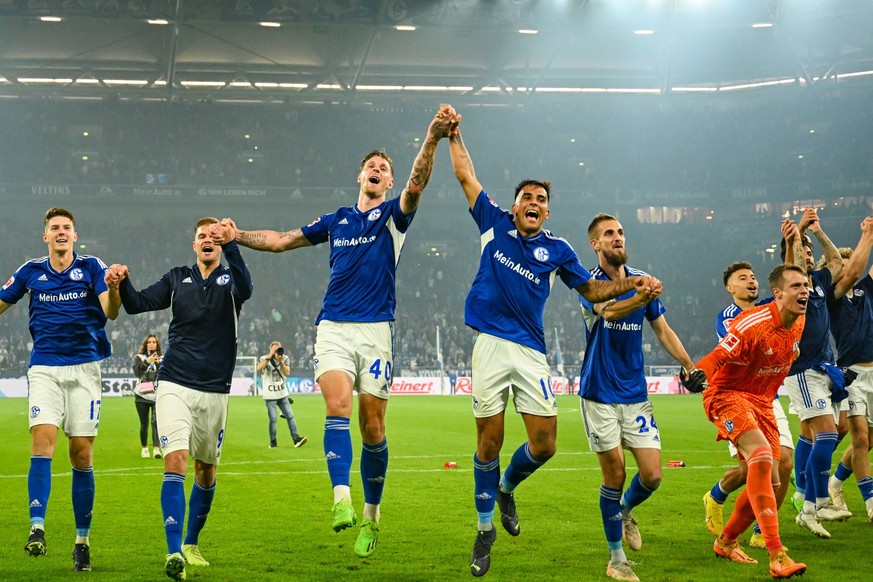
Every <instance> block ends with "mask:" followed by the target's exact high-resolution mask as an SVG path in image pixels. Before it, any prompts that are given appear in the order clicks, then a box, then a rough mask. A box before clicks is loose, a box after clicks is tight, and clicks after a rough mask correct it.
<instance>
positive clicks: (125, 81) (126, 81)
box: [103, 79, 149, 86]
mask: <svg viewBox="0 0 873 582" xmlns="http://www.w3.org/2000/svg"><path fill="white" fill-rule="evenodd" d="M103 83H104V84H106V85H126V86H134V85H136V86H142V85H148V83H149V82H148V81H147V80H145V79H103Z"/></svg>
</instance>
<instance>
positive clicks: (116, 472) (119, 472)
mask: <svg viewBox="0 0 873 582" xmlns="http://www.w3.org/2000/svg"><path fill="white" fill-rule="evenodd" d="M414 458H440V459H442V458H445V457H444V456H428V457H414ZM312 460H315V461H318V462H322V459H312ZM304 461H305V460H304V459H297V460H292V461H283V462H304ZM276 462H277V461H261V462H257V461H241V462H238V463H227V464H226V465H219V468H221V467H230V466H237V465H256V464H260V465H267V464H273V463H276ZM733 466H734V465H694V466H690V467H689V466H686V467H677V469H679V468H681V469H692V470H710V469H728V468H730V467H733ZM599 470H600V467H548V468H547V469H546V471H563V472H571V471H572V472H587V471H599ZM149 471H155V473H154V474H155V475H159V474H160V472H163V469H161V468H158V467H128V468H117V469H106V470H105V471H101V470H100V469H98V470H97V471H96V474H97V476H98V478H99V477H100V476H101V475H103V476H107V477H108V476H110V475H111V476H113V477H134V476H137V477H139V476H142V475H143V473H147V472H149ZM452 471H457V472H459V473H469V472H471V471H472V469H464V468H456V469H445V468H434V469H395V468H392V469H390V472H391V473H446V472H452ZM324 472H325V470H324V469H318V470H314V471H313V470H304V471H221V470H220V471H219V473H220V474H221V475H227V476H230V475H233V476H245V475H321V474H323V473H324ZM52 476H53V477H69V476H71V473H52ZM26 478H27V475H26V474H25V475H0V479H26Z"/></svg>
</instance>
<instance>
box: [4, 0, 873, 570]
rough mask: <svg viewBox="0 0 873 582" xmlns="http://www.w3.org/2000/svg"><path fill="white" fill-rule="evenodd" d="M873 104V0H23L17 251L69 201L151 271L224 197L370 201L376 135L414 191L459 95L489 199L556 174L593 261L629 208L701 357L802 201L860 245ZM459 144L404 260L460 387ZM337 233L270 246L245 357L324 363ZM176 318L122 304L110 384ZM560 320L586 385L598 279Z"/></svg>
mask: <svg viewBox="0 0 873 582" xmlns="http://www.w3.org/2000/svg"><path fill="white" fill-rule="evenodd" d="M871 98H873V4H871V3H870V2H869V1H868V0H842V1H839V0H818V1H814V2H813V1H811V0H760V1H751V2H742V3H738V2H733V1H730V0H562V1H554V2H542V1H537V0H493V1H486V0H452V1H446V2H429V1H426V0H405V1H403V0H380V1H379V2H353V1H345V2H344V1H330V0H318V1H315V2H307V1H304V0H287V1H272V0H251V1H249V2H239V1H237V0H221V1H219V2H215V1H208V0H154V1H145V0H143V1H132V2H122V3H117V2H102V1H99V0H78V1H77V2H60V1H58V2H51V1H47V2H25V1H23V0H9V1H7V2H2V1H0V136H2V137H0V201H2V202H3V203H5V207H6V209H7V213H6V220H4V221H2V222H0V237H2V240H3V241H4V242H5V244H4V245H2V247H0V267H2V269H3V270H4V271H5V272H6V275H5V276H7V277H8V275H10V274H12V272H13V271H14V270H15V269H16V268H17V267H18V266H19V265H21V264H22V263H23V262H24V261H25V260H28V259H29V258H31V257H34V256H39V253H41V252H42V248H41V245H42V244H43V243H42V242H41V240H38V239H37V237H36V236H35V234H34V233H36V232H37V231H38V230H40V229H41V228H42V216H43V215H44V213H45V211H46V209H47V208H49V207H56V206H57V207H65V208H69V209H70V210H72V211H73V212H74V213H75V215H76V225H77V227H78V229H79V230H80V231H81V233H82V236H81V238H80V239H79V240H78V242H77V245H78V247H77V249H76V250H77V252H79V253H81V254H94V255H96V256H99V257H101V258H102V259H103V260H105V261H106V262H108V263H110V262H123V263H125V264H127V265H129V266H130V269H131V277H132V278H134V280H138V281H139V283H144V282H145V281H147V280H151V278H152V277H153V276H155V275H158V274H159V273H161V272H164V271H166V270H167V269H168V268H169V267H170V266H171V265H176V264H185V263H186V262H188V263H190V262H191V261H190V259H191V257H190V252H186V251H187V248H188V247H187V246H186V245H187V244H188V243H189V242H190V241H189V238H190V232H189V231H190V225H191V224H193V223H194V221H196V220H197V219H198V218H200V217H201V216H216V217H218V218H222V217H225V216H232V217H234V219H235V220H236V222H237V223H238V224H240V225H245V226H249V225H256V226H262V227H265V228H272V229H277V230H284V229H288V228H298V227H300V226H302V225H305V224H308V223H309V222H311V221H312V220H314V219H315V218H316V217H318V216H319V215H321V214H324V213H326V212H332V211H333V210H334V209H336V208H337V207H339V206H350V205H353V204H354V203H355V200H356V195H357V192H356V191H355V190H356V185H355V183H354V179H355V170H356V168H357V167H358V162H359V160H360V157H361V155H362V154H363V153H364V152H366V151H369V150H372V149H374V148H382V149H385V150H386V151H387V152H388V153H389V154H390V155H391V156H392V157H393V161H394V168H395V171H396V174H397V175H396V178H397V180H396V182H395V187H394V189H393V191H392V192H389V195H388V197H389V198H392V197H394V196H397V195H398V194H399V192H400V190H401V189H402V187H403V186H402V183H403V180H404V179H405V177H406V174H405V172H406V171H407V168H409V167H410V166H411V165H412V162H413V159H414V157H415V155H416V152H417V151H418V150H419V148H420V146H421V140H422V139H423V138H424V128H425V127H426V125H425V123H426V120H428V119H430V118H432V117H433V115H434V114H435V112H436V111H437V110H438V108H439V106H440V104H441V103H451V104H452V105H453V106H454V107H455V108H456V109H457V111H458V113H460V114H461V115H462V116H464V120H463V126H464V134H465V139H466V140H467V143H468V145H469V146H470V149H471V150H475V152H476V173H477V175H478V176H479V178H480V179H481V181H482V183H483V184H488V187H489V191H488V193H489V195H491V196H492V197H493V198H494V199H495V200H496V201H497V202H498V203H499V204H500V205H501V206H502V207H505V208H508V207H509V206H510V204H511V198H512V195H513V187H514V185H515V184H516V182H517V181H518V180H520V179H521V178H524V177H531V178H535V179H546V180H549V181H550V182H551V184H552V194H551V201H550V207H551V208H552V210H553V212H554V217H553V218H551V219H550V220H549V221H548V222H546V223H545V226H544V227H545V228H546V229H550V230H554V231H555V232H557V233H560V235H561V236H564V237H565V238H566V239H567V240H568V242H569V243H570V244H571V245H572V246H573V247H574V249H575V250H576V252H577V253H578V254H579V256H580V259H581V262H582V264H583V266H586V267H593V266H594V265H595V264H596V262H597V257H596V255H595V254H594V253H593V252H592V251H591V249H590V247H589V244H588V240H587V235H586V233H585V227H586V225H587V224H588V222H589V221H590V219H591V217H592V216H594V215H595V214H596V213H598V212H608V213H610V214H612V215H615V216H616V217H617V218H618V219H619V220H620V221H621V223H622V225H623V226H624V228H625V230H626V231H627V233H628V240H629V241H630V242H629V243H628V248H627V251H628V254H629V262H630V263H632V264H634V265H635V266H638V267H640V268H641V269H644V270H645V271H647V272H649V273H652V274H654V275H656V276H657V277H658V278H659V279H660V280H661V281H662V282H663V285H664V292H663V295H662V296H661V301H662V302H663V303H664V304H665V305H666V307H667V309H668V310H669V312H670V324H671V327H672V328H673V329H674V330H675V331H676V333H677V335H678V336H679V337H680V338H682V341H683V344H684V346H685V347H686V348H687V351H688V353H689V355H690V356H691V357H692V359H694V360H697V359H698V358H699V357H700V356H702V355H704V354H706V353H708V352H709V351H710V350H711V349H712V347H713V345H714V343H715V341H714V340H715V338H714V334H713V331H714V329H713V326H712V315H713V314H715V313H716V312H717V311H719V310H720V309H721V308H723V307H724V304H725V297H726V296H725V293H724V287H723V285H722V282H721V273H722V270H723V269H724V267H725V266H726V265H728V264H729V263H731V262H733V261H736V260H747V261H749V262H750V263H751V264H752V265H753V266H754V267H755V269H756V271H757V272H758V273H759V274H760V275H761V276H762V277H763V276H764V275H766V273H768V272H769V271H770V270H772V268H773V267H774V266H775V265H777V264H778V263H779V262H780V259H779V252H778V245H779V239H780V231H779V223H780V222H781V220H782V219H783V218H784V217H786V216H787V217H792V218H794V219H795V220H797V219H798V218H799V217H800V215H801V213H802V211H803V209H804V208H816V209H817V210H818V213H819V216H820V217H821V222H822V227H823V228H824V229H825V230H827V232H828V233H829V234H830V235H831V237H832V239H833V241H834V243H835V244H836V245H837V246H840V247H854V246H855V244H856V243H857V241H858V237H859V228H858V225H859V223H860V222H861V220H862V219H863V218H864V217H866V216H869V215H870V214H871V212H873V210H871V209H873V133H871V131H870V127H871V126H873V111H871V108H870V102H871ZM446 149H447V148H445V149H444V150H443V151H438V153H437V156H436V161H435V164H434V168H433V173H432V176H431V179H430V183H429V185H428V187H427V190H426V191H425V193H424V194H423V196H422V200H421V204H420V207H419V209H418V212H417V215H416V220H415V223H414V226H413V227H412V228H411V229H410V231H409V234H408V237H407V239H406V243H405V246H404V249H403V254H402V258H401V260H400V263H399V267H398V276H397V310H396V314H397V320H396V325H395V355H394V360H395V361H394V376H395V377H396V378H398V379H404V378H406V379H421V378H428V377H443V376H444V377H445V378H446V380H445V386H448V385H449V380H448V378H449V376H450V375H451V376H456V377H458V378H466V377H469V374H470V369H471V353H472V347H473V342H474V339H475V335H474V332H473V331H472V330H470V329H469V328H467V327H465V325H464V321H463V302H464V298H465V296H466V294H467V291H468V290H469V287H470V283H471V281H472V279H473V276H474V275H475V272H476V266H477V264H478V258H479V257H478V254H477V253H476V252H475V250H474V249H477V248H479V246H478V244H477V242H478V241H477V236H476V235H477V232H476V231H475V229H473V228H472V222H471V218H470V216H469V213H468V212H467V211H466V208H465V201H464V195H463V193H462V192H461V190H460V189H459V187H458V184H457V180H456V179H455V177H454V175H453V173H452V171H451V164H450V161H449V157H448V154H447V152H446ZM325 247H326V246H321V247H318V248H315V249H310V250H307V251H305V254H304V253H294V254H291V255H287V256H286V255H282V256H272V255H268V254H266V253H254V252H250V251H247V250H246V249H243V251H242V252H243V254H244V257H245V260H246V262H247V264H248V266H249V269H250V271H251V274H252V279H253V281H254V288H255V291H254V295H253V296H252V298H251V299H250V300H249V301H248V302H247V303H246V305H245V307H244V309H243V312H242V316H241V319H240V322H241V328H240V330H239V351H238V356H239V357H240V359H239V360H238V364H239V368H240V370H241V372H240V374H241V375H242V376H245V374H246V373H245V372H243V371H242V370H243V369H244V368H245V366H247V365H248V358H254V357H257V356H258V355H259V354H260V353H261V352H262V350H263V345H264V343H265V339H270V340H271V339H274V338H275V339H280V340H281V341H282V342H283V345H284V346H285V348H286V350H287V355H288V356H289V358H290V362H291V368H292V374H291V375H292V376H293V377H296V378H301V379H308V380H311V377H312V369H313V361H312V360H313V357H314V344H315V327H314V325H313V321H314V319H315V317H316V315H317V313H318V311H319V309H320V305H321V300H322V296H323V294H324V288H325V286H326V283H327V280H328V276H329V270H328V269H329V267H328V261H327V260H326V259H327V252H328V250H327V248H325ZM316 255H317V256H316ZM766 295H768V293H767V292H762V296H766ZM27 317H28V316H27V311H26V308H25V307H24V306H23V305H18V306H16V307H15V308H13V309H9V310H8V311H7V312H6V313H4V315H3V316H2V317H0V380H2V381H4V382H5V381H13V380H17V381H18V384H17V385H19V386H20V385H21V380H22V379H23V378H24V376H25V375H26V372H27V367H28V359H29V357H30V350H31V348H32V343H31V338H30V335H29V333H28V321H27ZM168 321H169V314H167V313H165V312H159V313H156V314H150V315H148V316H141V317H138V318H132V317H125V316H124V315H122V316H121V317H120V318H119V320H118V321H116V322H110V323H109V324H108V325H107V327H106V331H107V334H108V335H109V336H110V339H111V342H112V346H113V356H112V357H110V358H108V359H106V360H104V361H103V363H102V372H103V376H104V385H106V384H107V381H108V384H109V385H110V386H112V385H113V383H114V384H115V387H114V388H110V391H112V392H120V391H121V388H120V387H121V386H122V385H123V383H124V381H125V379H126V378H128V377H130V376H131V374H130V366H131V358H132V357H133V354H134V353H135V352H136V351H137V349H138V348H139V344H140V342H141V341H142V338H143V337H145V335H147V334H148V333H152V332H156V333H158V334H159V335H161V339H162V341H163V339H164V338H163V334H165V332H166V326H167V323H168ZM544 327H545V330H546V345H547V350H548V354H547V359H548V361H549V363H550V364H551V365H552V366H553V368H554V369H553V376H554V377H555V378H558V377H564V378H567V379H568V382H569V383H570V385H571V386H572V383H573V379H574V378H575V380H576V381H578V375H579V369H580V366H581V362H582V356H583V354H584V350H585V345H584V339H583V338H584V333H583V322H582V318H581V316H580V311H579V307H578V301H577V299H576V296H575V294H574V293H571V292H568V291H566V290H563V289H561V288H560V286H556V287H555V288H554V293H552V295H551V297H550V300H549V302H548V304H547V306H546V309H545V314H544ZM437 330H439V331H437ZM644 351H645V358H646V364H647V366H648V367H649V372H650V374H649V375H650V376H652V377H662V376H673V375H675V373H676V370H677V369H678V368H677V366H676V365H675V362H674V360H673V359H672V358H670V356H669V355H668V354H667V353H666V352H665V351H664V350H663V348H661V346H660V344H659V342H657V341H655V338H654V336H653V335H652V333H651V331H650V330H649V328H648V327H644ZM252 377H254V376H252ZM403 382H405V384H403V383H401V386H400V387H399V388H398V390H399V391H404V390H406V388H403V386H413V385H416V383H418V384H420V383H421V382H420V381H419V382H416V380H404V381H403ZM3 386H4V387H5V386H7V384H3ZM25 388H26V386H25ZM413 390H414V389H409V391H413ZM574 405H575V402H574ZM571 422H572V421H565V422H564V424H563V426H569V425H570V423H571ZM19 428H21V427H19ZM469 428H470V430H471V431H472V425H471V426H469ZM16 430H17V429H16ZM565 430H567V429H565ZM574 431H575V429H574ZM311 435H312V432H311V434H310V436H311ZM398 436H399V435H398ZM395 438H397V437H395ZM398 440H399V439H398ZM98 442H99V440H98ZM97 474H98V480H99V468H98V470H97ZM16 543H17V541H16ZM465 543H466V542H465ZM808 561H809V562H810V567H811V568H813V567H814V566H813V564H814V559H812V558H808ZM460 565H461V566H463V564H460ZM495 567H496V566H495Z"/></svg>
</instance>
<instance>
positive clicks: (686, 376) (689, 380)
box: [679, 367, 709, 394]
mask: <svg viewBox="0 0 873 582" xmlns="http://www.w3.org/2000/svg"><path fill="white" fill-rule="evenodd" d="M679 381H680V382H682V386H683V387H685V389H686V390H688V391H689V392H692V393H694V394H698V393H700V392H703V391H704V390H706V388H707V387H708V386H709V384H708V383H707V380H706V372H704V371H703V370H700V369H696V370H692V371H691V372H690V373H689V372H688V370H686V369H685V368H684V367H683V368H682V369H681V370H680V371H679Z"/></svg>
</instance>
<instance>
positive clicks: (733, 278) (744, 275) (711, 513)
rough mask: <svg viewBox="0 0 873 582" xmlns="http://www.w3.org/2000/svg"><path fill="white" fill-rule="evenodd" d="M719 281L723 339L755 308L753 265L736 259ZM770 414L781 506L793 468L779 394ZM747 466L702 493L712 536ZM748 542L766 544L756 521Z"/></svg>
mask: <svg viewBox="0 0 873 582" xmlns="http://www.w3.org/2000/svg"><path fill="white" fill-rule="evenodd" d="M722 281H723V282H724V288H725V290H726V291H727V292H728V293H729V294H730V295H731V297H732V298H733V303H731V304H730V305H728V306H727V307H725V308H724V309H723V310H722V311H720V312H719V314H718V315H717V316H716V318H715V336H716V341H721V340H722V339H724V336H726V335H727V332H728V330H729V329H730V326H731V324H732V323H733V320H734V318H735V317H736V316H737V315H739V314H740V313H742V312H743V311H745V310H746V309H751V308H753V307H755V306H756V305H757V303H756V302H757V300H758V279H757V278H756V277H755V272H754V271H753V270H752V265H751V264H749V263H748V262H746V261H738V262H736V263H731V264H730V265H728V268H727V269H725V271H724V273H722ZM773 414H774V415H775V417H776V423H777V425H778V427H779V444H780V446H781V450H780V455H779V482H780V483H781V486H780V487H779V489H778V490H777V491H776V506H777V507H780V506H781V505H782V501H783V500H784V499H785V495H786V493H787V492H788V486H789V479H790V477H791V469H792V468H793V467H794V440H793V439H792V438H791V427H790V426H789V425H788V417H787V416H786V415H785V410H784V409H783V408H782V405H781V404H780V403H779V397H778V396H777V397H776V398H775V399H774V400H773ZM728 448H729V450H730V454H731V456H732V457H737V449H736V447H734V446H733V445H732V444H730V443H728ZM748 469H749V468H748V465H746V462H745V460H743V459H740V458H737V466H736V467H734V468H732V469H728V470H727V471H726V472H725V474H724V475H723V476H722V478H721V479H720V480H719V481H718V482H717V483H716V484H715V485H714V486H713V487H712V489H711V490H710V491H707V492H706V494H705V495H704V496H703V506H704V509H705V511H706V527H708V528H709V531H710V532H712V534H713V535H716V536H717V535H719V534H720V533H721V531H722V529H724V516H723V513H722V510H723V506H724V502H725V501H727V497H728V495H730V494H731V492H733V491H736V490H737V489H739V488H740V487H742V486H743V485H745V483H746V475H747V473H748ZM749 545H750V546H752V547H753V548H763V547H765V545H764V536H762V535H761V530H760V527H759V526H758V524H757V523H756V524H755V529H754V531H753V533H752V538H751V540H749Z"/></svg>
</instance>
